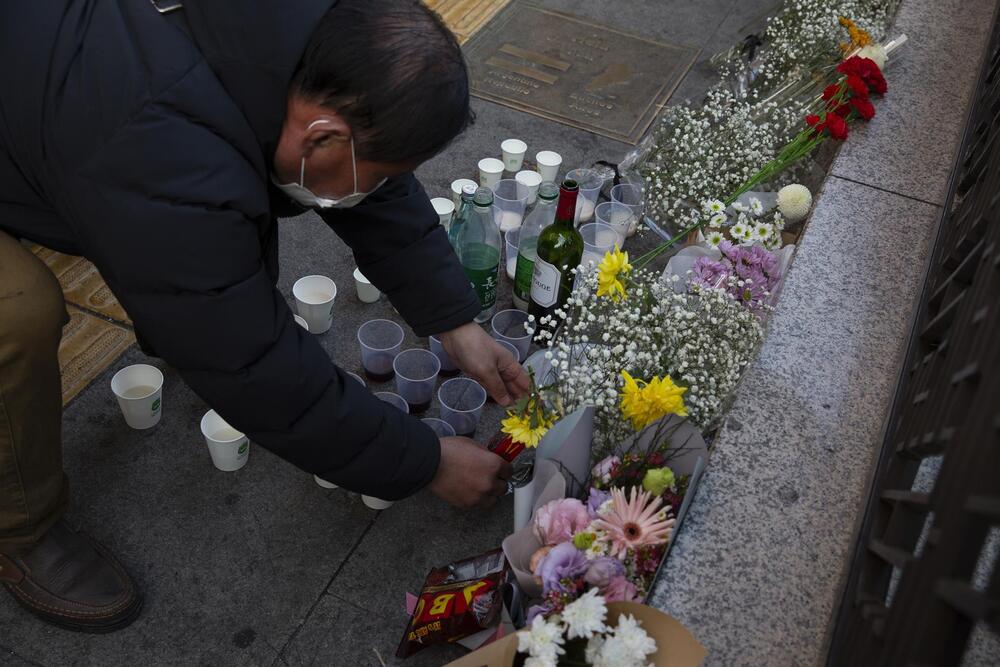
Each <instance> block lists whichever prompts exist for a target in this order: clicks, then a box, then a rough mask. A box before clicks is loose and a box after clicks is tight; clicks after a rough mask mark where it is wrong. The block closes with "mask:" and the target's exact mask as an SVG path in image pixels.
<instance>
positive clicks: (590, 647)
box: [584, 636, 604, 664]
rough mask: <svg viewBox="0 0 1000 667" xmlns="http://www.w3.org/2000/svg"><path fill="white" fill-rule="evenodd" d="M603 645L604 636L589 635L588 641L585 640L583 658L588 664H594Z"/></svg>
mask: <svg viewBox="0 0 1000 667" xmlns="http://www.w3.org/2000/svg"><path fill="white" fill-rule="evenodd" d="M603 646H604V637H600V636H597V637H591V638H590V641H588V642H587V650H586V651H584V658H586V660H587V662H589V663H590V664H594V661H595V660H597V656H598V655H600V654H601V648H602V647H603Z"/></svg>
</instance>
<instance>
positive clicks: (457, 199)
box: [451, 178, 479, 208]
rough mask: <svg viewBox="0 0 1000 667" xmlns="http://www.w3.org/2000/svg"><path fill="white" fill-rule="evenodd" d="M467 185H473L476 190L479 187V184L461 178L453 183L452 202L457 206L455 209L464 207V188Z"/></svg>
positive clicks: (469, 179)
mask: <svg viewBox="0 0 1000 667" xmlns="http://www.w3.org/2000/svg"><path fill="white" fill-rule="evenodd" d="M466 185H471V186H472V187H474V188H478V187H479V184H478V183H476V182H475V181H474V180H472V179H471V178H459V179H458V180H454V181H452V182H451V201H452V202H453V203H454V204H455V208H458V207H459V206H461V205H462V188H464V187H465V186H466Z"/></svg>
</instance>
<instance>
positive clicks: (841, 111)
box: [830, 100, 867, 118]
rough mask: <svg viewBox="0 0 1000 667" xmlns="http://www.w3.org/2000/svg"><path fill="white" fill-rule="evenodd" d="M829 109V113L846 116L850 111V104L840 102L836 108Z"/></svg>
mask: <svg viewBox="0 0 1000 667" xmlns="http://www.w3.org/2000/svg"><path fill="white" fill-rule="evenodd" d="M851 101H852V102H853V101H854V100H851ZM866 101H867V100H866ZM830 111H831V113H835V114H837V115H838V116H840V117H841V118H847V114H849V113H851V105H850V104H841V105H840V106H838V107H837V108H836V109H834V108H831V109H830Z"/></svg>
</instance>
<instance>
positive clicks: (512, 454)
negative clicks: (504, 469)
mask: <svg viewBox="0 0 1000 667" xmlns="http://www.w3.org/2000/svg"><path fill="white" fill-rule="evenodd" d="M486 448H487V449H488V450H490V451H491V452H493V453H494V454H496V455H497V456H499V457H500V458H502V459H503V460H504V461H506V462H507V463H513V462H514V459H516V458H517V455H518V454H520V453H521V452H523V451H524V450H525V447H524V443H521V442H515V441H514V438H512V437H511V436H509V435H507V434H506V433H504V432H503V431H501V432H500V433H497V434H496V436H494V437H493V439H492V440H490V443H489V444H488V445H486Z"/></svg>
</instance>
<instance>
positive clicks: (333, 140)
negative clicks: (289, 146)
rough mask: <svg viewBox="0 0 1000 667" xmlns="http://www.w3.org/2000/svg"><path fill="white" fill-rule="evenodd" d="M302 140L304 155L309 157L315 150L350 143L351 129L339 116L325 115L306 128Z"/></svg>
mask: <svg viewBox="0 0 1000 667" xmlns="http://www.w3.org/2000/svg"><path fill="white" fill-rule="evenodd" d="M301 140H302V154H303V155H305V156H306V157H308V156H309V155H311V154H312V152H313V151H315V150H321V149H325V148H329V147H331V146H334V145H337V144H346V143H347V142H349V141H350V140H351V128H350V126H348V124H347V123H346V122H344V119H343V118H341V117H340V116H339V115H337V114H335V113H334V114H323V115H322V116H319V117H318V118H315V119H314V120H312V121H311V122H310V123H309V125H307V126H306V131H305V132H304V133H303V134H302V139H301Z"/></svg>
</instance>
